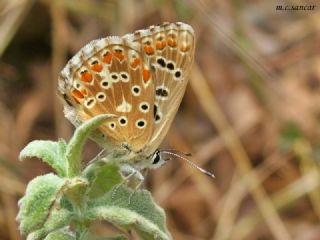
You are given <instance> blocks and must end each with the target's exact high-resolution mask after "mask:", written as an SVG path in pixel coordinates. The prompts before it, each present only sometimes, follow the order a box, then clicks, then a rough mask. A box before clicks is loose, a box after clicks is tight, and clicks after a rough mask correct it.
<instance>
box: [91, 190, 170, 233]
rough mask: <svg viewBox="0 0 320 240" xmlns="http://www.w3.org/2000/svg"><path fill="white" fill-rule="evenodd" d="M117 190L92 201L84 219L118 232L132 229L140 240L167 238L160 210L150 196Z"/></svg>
mask: <svg viewBox="0 0 320 240" xmlns="http://www.w3.org/2000/svg"><path fill="white" fill-rule="evenodd" d="M132 194H133V192H132V190H129V189H127V188H124V187H119V188H118V189H117V191H116V192H113V191H110V192H108V193H107V194H105V195H104V196H103V197H100V198H99V199H96V200H93V201H91V203H90V206H89V209H88V217H89V218H90V219H91V220H92V221H93V220H106V221H108V222H110V223H112V224H113V225H115V226H116V227H118V228H119V229H121V230H129V229H134V230H135V231H136V232H137V233H138V234H139V235H140V236H141V238H142V239H171V236H170V234H169V233H168V231H167V229H166V225H165V215H164V211H163V210H162V209H161V208H160V207H159V206H158V205H156V204H155V203H154V201H153V199H152V197H151V194H150V193H149V192H148V191H146V190H141V191H140V190H139V191H137V192H135V193H134V194H133V195H132Z"/></svg>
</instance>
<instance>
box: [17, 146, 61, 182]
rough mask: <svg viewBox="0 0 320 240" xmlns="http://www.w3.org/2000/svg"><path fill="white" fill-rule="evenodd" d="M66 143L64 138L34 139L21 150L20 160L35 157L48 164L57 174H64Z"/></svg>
mask: <svg viewBox="0 0 320 240" xmlns="http://www.w3.org/2000/svg"><path fill="white" fill-rule="evenodd" d="M65 151H66V143H65V142H64V140H59V141H58V142H53V141H44V140H36V141H33V142H31V143H29V144H28V145H27V146H26V147H25V148H24V149H23V150H22V151H21V152H20V156H19V158H20V159H21V160H23V159H25V158H30V157H37V158H40V159H42V161H44V162H46V163H47V164H49V165H50V166H51V167H52V168H53V169H54V170H55V171H56V172H57V173H58V175H59V176H62V177H63V176H65V174H66V160H65V158H64V155H65Z"/></svg>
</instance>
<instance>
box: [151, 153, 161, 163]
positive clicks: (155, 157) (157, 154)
mask: <svg viewBox="0 0 320 240" xmlns="http://www.w3.org/2000/svg"><path fill="white" fill-rule="evenodd" d="M160 159H161V157H160V152H159V151H157V152H156V153H155V154H154V155H153V157H152V164H157V163H158V162H159V161H160Z"/></svg>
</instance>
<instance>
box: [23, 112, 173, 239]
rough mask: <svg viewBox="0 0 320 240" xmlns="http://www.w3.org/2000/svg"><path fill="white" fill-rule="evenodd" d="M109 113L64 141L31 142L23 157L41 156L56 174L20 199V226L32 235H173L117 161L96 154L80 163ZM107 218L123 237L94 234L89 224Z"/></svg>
mask: <svg viewBox="0 0 320 240" xmlns="http://www.w3.org/2000/svg"><path fill="white" fill-rule="evenodd" d="M109 117H110V116H109V115H99V116H97V117H94V118H93V119H91V120H89V121H87V122H85V123H84V124H82V125H81V126H80V127H78V128H77V129H76V131H75V133H74V135H73V137H72V138H71V140H70V141H69V143H68V144H67V143H66V142H65V141H64V140H59V141H57V142H53V141H40V140H37V141H33V142H31V143H29V144H28V145H27V146H26V147H25V148H24V149H23V150H22V151H21V153H20V159H21V160H22V159H25V158H30V157H37V158H40V159H42V161H44V162H46V163H47V164H49V165H50V166H51V167H52V168H53V169H54V170H55V172H56V174H53V173H49V174H46V175H42V176H38V177H36V178H34V179H33V180H32V181H30V182H29V184H28V186H27V190H26V193H25V196H23V197H22V198H21V199H20V201H19V213H18V216H17V219H18V221H19V222H20V231H21V233H22V234H23V235H26V236H27V239H28V240H37V239H46V240H49V239H50V240H85V239H90V240H91V239H100V240H102V239H119V240H120V239H127V236H128V233H129V232H132V231H135V232H136V233H137V234H138V235H139V236H140V238H141V239H159V240H161V239H171V235H170V233H169V232H168V231H167V228H166V224H165V214H164V211H163V209H161V208H160V207H159V206H158V205H156V204H155V202H154V201H153V199H152V196H151V194H150V193H149V192H148V191H147V190H138V191H136V192H134V194H133V190H132V189H131V188H129V187H127V186H125V185H124V184H122V183H123V176H122V175H121V173H120V172H119V166H117V165H116V164H114V163H105V162H103V161H101V159H99V156H98V157H97V159H96V161H92V162H91V163H90V164H88V165H87V166H86V167H82V162H81V152H82V148H83V145H84V143H85V141H86V139H87V138H88V136H89V135H90V132H91V131H93V130H94V129H95V128H96V127H97V126H99V125H100V124H101V123H103V122H104V121H106V120H107V119H108V118H109ZM96 221H107V222H109V223H111V224H112V225H114V226H115V227H117V228H118V229H119V230H120V231H122V232H123V234H122V235H119V236H95V234H94V233H92V232H91V231H90V225H91V224H92V223H93V222H96Z"/></svg>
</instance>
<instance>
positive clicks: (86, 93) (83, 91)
mask: <svg viewBox="0 0 320 240" xmlns="http://www.w3.org/2000/svg"><path fill="white" fill-rule="evenodd" d="M80 92H81V93H82V95H88V91H87V89H85V88H82V89H81V90H80Z"/></svg>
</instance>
